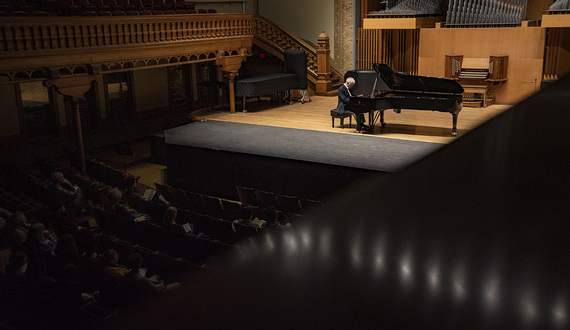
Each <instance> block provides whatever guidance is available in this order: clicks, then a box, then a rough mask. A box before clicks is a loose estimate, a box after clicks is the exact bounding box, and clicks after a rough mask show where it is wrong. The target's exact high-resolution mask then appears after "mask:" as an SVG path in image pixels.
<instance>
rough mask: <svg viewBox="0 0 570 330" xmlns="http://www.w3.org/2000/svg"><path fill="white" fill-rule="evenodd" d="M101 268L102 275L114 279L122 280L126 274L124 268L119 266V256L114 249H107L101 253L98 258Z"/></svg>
mask: <svg viewBox="0 0 570 330" xmlns="http://www.w3.org/2000/svg"><path fill="white" fill-rule="evenodd" d="M100 258H101V266H102V269H101V270H102V271H103V273H104V274H106V275H109V276H111V277H113V278H115V279H118V278H122V277H123V276H125V274H126V273H127V271H128V270H127V268H126V267H125V266H122V265H119V254H118V253H117V251H116V250H114V249H107V250H105V251H103V253H102V254H101V256H100Z"/></svg>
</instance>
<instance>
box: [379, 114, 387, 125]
mask: <svg viewBox="0 0 570 330" xmlns="http://www.w3.org/2000/svg"><path fill="white" fill-rule="evenodd" d="M380 125H382V127H386V122H385V121H384V110H380Z"/></svg>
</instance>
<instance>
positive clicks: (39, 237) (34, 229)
mask: <svg viewBox="0 0 570 330" xmlns="http://www.w3.org/2000/svg"><path fill="white" fill-rule="evenodd" d="M28 240H31V241H32V242H41V241H44V240H46V237H45V227H44V224H43V223H41V222H36V223H34V224H33V225H32V226H31V227H30V230H29V231H28Z"/></svg>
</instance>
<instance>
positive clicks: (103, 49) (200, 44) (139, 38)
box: [0, 14, 342, 83]
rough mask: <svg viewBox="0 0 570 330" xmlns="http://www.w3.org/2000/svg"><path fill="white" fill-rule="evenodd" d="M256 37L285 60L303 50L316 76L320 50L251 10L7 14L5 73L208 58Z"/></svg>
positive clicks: (0, 53)
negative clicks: (294, 51) (287, 53)
mask: <svg viewBox="0 0 570 330" xmlns="http://www.w3.org/2000/svg"><path fill="white" fill-rule="evenodd" d="M254 42H255V43H256V44H258V45H260V46H261V47H263V48H265V49H266V50H267V51H270V52H272V53H274V54H275V55H276V56H278V57H280V58H283V54H284V50H286V49H302V50H304V51H305V52H306V54H307V64H308V72H309V74H308V78H309V81H311V82H312V83H315V82H316V80H317V53H316V49H315V48H314V47H313V46H312V45H309V44H307V43H306V42H305V41H303V40H301V39H299V38H297V37H295V36H294V35H292V34H291V33H289V32H288V31H286V30H285V29H283V28H281V27H279V26H277V25H276V24H274V23H272V22H270V21H269V20H267V19H265V18H262V17H260V16H254V15H252V14H215V15H208V14H205V15H160V16H121V17H101V16H99V17H98V16H84V17H73V16H72V17H30V18H26V19H22V18H20V17H4V18H2V20H1V21H0V76H4V77H8V79H9V80H10V81H14V80H18V79H30V78H45V77H47V76H48V75H53V72H54V71H56V72H58V74H64V75H72V74H85V73H88V72H91V71H92V70H95V69H94V68H96V69H97V70H100V71H103V72H105V71H114V70H125V69H132V68H141V67H147V66H167V65H173V64H176V63H181V64H183V63H193V62H200V61H208V60H214V59H216V57H218V56H219V54H220V52H222V55H226V56H227V55H243V54H244V52H245V54H247V53H249V52H250V50H251V47H252V45H253V43H254ZM48 71H49V72H48ZM331 72H332V73H331V75H332V76H335V77H340V79H342V75H341V74H340V73H339V72H338V71H336V70H334V69H332V68H331Z"/></svg>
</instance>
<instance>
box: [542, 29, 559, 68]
mask: <svg viewBox="0 0 570 330" xmlns="http://www.w3.org/2000/svg"><path fill="white" fill-rule="evenodd" d="M560 31H561V30H560V29H557V28H549V29H547V30H546V47H545V50H544V74H543V75H542V79H557V78H558V77H557V75H556V62H557V57H558V48H559V47H560V35H561V34H560Z"/></svg>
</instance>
